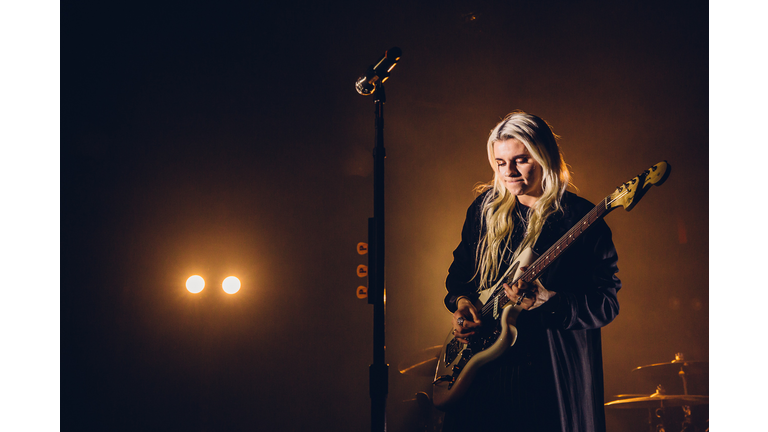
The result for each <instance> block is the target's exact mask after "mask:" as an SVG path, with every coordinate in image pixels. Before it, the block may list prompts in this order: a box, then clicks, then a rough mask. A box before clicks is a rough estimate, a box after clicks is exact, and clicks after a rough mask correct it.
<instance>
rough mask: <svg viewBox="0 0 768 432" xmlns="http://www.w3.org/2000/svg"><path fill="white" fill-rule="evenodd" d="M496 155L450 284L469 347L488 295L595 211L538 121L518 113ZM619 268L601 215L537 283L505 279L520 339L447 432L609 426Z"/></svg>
mask: <svg viewBox="0 0 768 432" xmlns="http://www.w3.org/2000/svg"><path fill="white" fill-rule="evenodd" d="M487 151H488V159H489V162H490V163H491V167H492V168H493V170H494V178H493V180H492V181H491V182H490V183H488V184H486V185H484V186H482V187H481V188H480V190H481V192H482V193H481V194H480V195H479V196H478V197H477V199H476V200H475V201H474V202H473V203H472V205H471V206H470V207H469V210H468V211H467V218H466V221H465V222H464V227H463V229H462V235H461V243H460V244H459V246H458V247H457V248H456V250H455V251H454V252H453V255H454V261H453V263H452V264H451V266H450V268H449V270H448V278H447V280H446V287H447V289H448V295H447V296H446V297H445V305H446V307H447V308H448V310H450V311H451V312H453V327H454V334H455V336H456V338H457V339H458V340H460V341H461V342H464V343H467V339H466V338H467V337H469V336H472V335H473V334H474V333H475V331H476V330H477V329H478V327H479V326H480V325H482V323H481V322H480V318H479V315H480V314H479V312H478V310H477V309H476V307H475V305H474V302H476V301H477V299H478V296H479V293H480V292H481V291H483V290H486V289H495V288H496V287H497V285H498V284H500V283H502V281H503V280H505V276H507V274H506V273H507V270H508V269H509V268H510V265H511V264H512V263H513V262H514V257H515V256H516V255H517V254H518V253H520V251H522V250H524V249H526V248H528V247H532V248H533V249H534V251H536V252H538V253H542V252H543V251H546V250H547V248H549V246H551V245H552V244H554V243H555V242H556V241H557V240H558V239H559V238H560V237H561V236H562V235H563V234H565V233H566V232H567V231H568V230H569V229H570V228H571V227H572V226H573V225H574V224H576V222H578V221H579V220H580V219H581V218H582V216H584V215H585V214H586V213H588V212H589V211H590V210H592V208H593V207H594V205H592V204H591V203H589V202H588V201H587V200H585V199H583V198H579V197H578V196H576V195H575V194H573V193H570V192H567V191H566V188H567V186H568V184H569V180H570V174H569V172H568V168H567V166H566V164H565V161H564V159H563V156H562V154H561V153H560V149H559V147H558V145H557V141H556V137H555V135H554V133H553V132H552V129H551V128H550V127H549V125H547V123H546V122H544V120H542V119H540V118H539V117H536V116H534V115H531V114H527V113H524V112H513V113H511V114H509V115H508V116H507V117H505V118H504V120H502V121H501V122H500V123H499V124H498V125H496V127H495V128H494V129H493V130H492V131H491V134H490V137H489V138H488V145H487ZM616 262H617V257H616V250H615V248H614V246H613V242H612V240H611V231H610V229H609V228H608V226H607V225H606V224H605V222H604V221H602V220H600V221H598V222H596V223H594V224H593V226H592V227H591V228H590V229H589V230H587V231H586V232H585V233H584V234H582V235H581V236H580V237H579V238H578V239H577V240H576V241H575V242H574V243H573V244H572V245H571V246H570V248H569V249H568V250H567V251H566V252H564V253H563V254H562V255H561V256H560V258H558V259H557V260H556V261H555V262H554V263H553V264H551V265H550V266H549V268H548V269H547V270H546V271H545V272H544V273H543V274H542V275H541V277H540V278H539V279H538V280H536V281H535V282H533V283H530V284H527V283H525V282H523V281H518V282H517V283H515V284H514V285H512V286H509V285H507V284H503V287H504V290H505V293H506V295H507V297H508V298H510V299H512V300H515V301H520V302H521V303H520V305H521V306H522V308H523V309H524V310H523V311H522V312H521V313H520V315H519V316H518V319H517V323H516V327H517V329H518V339H517V342H516V343H515V345H513V346H512V347H511V348H510V349H508V350H507V351H506V352H505V353H504V355H502V357H501V358H499V359H497V360H495V361H493V362H492V363H489V364H487V365H485V366H483V367H482V368H481V369H480V370H479V372H478V375H477V376H476V378H475V379H473V381H472V385H471V387H470V389H469V391H468V392H467V394H466V395H465V396H464V397H463V398H462V399H461V402H460V403H459V404H458V406H456V407H455V408H454V409H452V410H451V411H449V412H447V413H446V416H445V420H444V428H443V430H444V431H446V432H448V431H462V432H466V431H475V430H477V431H486V430H509V431H537V432H540V431H574V432H575V431H579V432H581V431H604V430H605V413H604V410H603V402H604V401H603V376H602V352H601V343H600V327H602V326H604V325H606V324H608V323H610V322H611V321H612V320H613V319H614V318H615V317H616V315H617V314H618V312H619V304H618V300H617V298H616V293H617V291H618V290H619V289H620V288H621V282H620V281H619V279H618V278H617V277H616V272H617V271H618V268H617V266H616Z"/></svg>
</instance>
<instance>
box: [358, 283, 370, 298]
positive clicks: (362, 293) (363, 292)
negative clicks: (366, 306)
mask: <svg viewBox="0 0 768 432" xmlns="http://www.w3.org/2000/svg"><path fill="white" fill-rule="evenodd" d="M366 297H368V287H367V286H363V285H360V286H359V287H357V298H359V299H364V298H366Z"/></svg>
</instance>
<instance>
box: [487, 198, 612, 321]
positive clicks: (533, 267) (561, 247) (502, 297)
mask: <svg viewBox="0 0 768 432" xmlns="http://www.w3.org/2000/svg"><path fill="white" fill-rule="evenodd" d="M609 199H610V196H608V197H605V199H603V201H602V203H600V204H598V205H596V206H595V208H593V209H592V210H591V211H590V212H589V213H587V214H586V215H584V217H583V218H581V220H580V221H579V222H578V223H577V224H576V225H574V226H573V227H572V228H571V229H570V230H568V232H567V233H565V235H563V236H562V237H560V240H558V241H556V242H555V244H553V245H552V247H550V248H549V249H547V251H546V252H544V253H543V254H541V256H540V257H539V258H538V259H537V260H536V261H534V262H533V263H532V264H530V265H529V266H528V269H527V270H526V271H525V272H523V274H521V275H520V276H519V277H518V278H516V279H514V280H511V278H512V275H511V276H510V279H508V280H507V284H508V285H513V284H514V283H515V282H517V281H518V280H521V279H522V280H523V281H525V282H528V283H530V282H533V281H535V280H536V279H537V278H538V277H539V276H540V275H541V273H542V272H544V270H546V269H547V267H549V265H550V264H552V263H553V262H555V260H556V259H557V258H558V257H559V256H560V255H562V253H563V252H565V250H566V249H568V247H569V246H571V244H573V242H574V241H576V239H577V238H578V237H579V236H580V235H581V234H582V233H584V231H586V230H587V228H589V227H590V226H592V224H593V223H595V222H597V221H598V220H600V219H602V218H603V217H605V215H607V214H608V213H609V212H610V211H611V210H613V207H609V202H610V201H609ZM498 296H499V301H498V307H502V306H504V305H506V304H507V303H508V302H509V301H510V300H509V299H508V298H507V295H506V294H505V293H504V290H503V289H501V288H499V293H498ZM489 303H490V302H489Z"/></svg>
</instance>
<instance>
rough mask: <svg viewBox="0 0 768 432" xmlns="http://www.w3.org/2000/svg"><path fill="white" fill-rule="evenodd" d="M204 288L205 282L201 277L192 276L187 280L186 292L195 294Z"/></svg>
mask: <svg viewBox="0 0 768 432" xmlns="http://www.w3.org/2000/svg"><path fill="white" fill-rule="evenodd" d="M203 288H205V280H204V279H203V277H202V276H198V275H194V276H190V277H189V278H188V279H187V291H189V292H191V293H192V294H197V293H199V292H200V291H202V290H203Z"/></svg>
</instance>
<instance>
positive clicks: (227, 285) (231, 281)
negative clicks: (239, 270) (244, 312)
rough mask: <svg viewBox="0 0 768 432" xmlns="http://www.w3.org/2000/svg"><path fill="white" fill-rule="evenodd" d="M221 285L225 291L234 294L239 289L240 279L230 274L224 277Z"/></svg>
mask: <svg viewBox="0 0 768 432" xmlns="http://www.w3.org/2000/svg"><path fill="white" fill-rule="evenodd" d="M221 287H222V288H223V289H224V292H225V293H227V294H234V293H236V292H238V291H240V279H238V278H236V277H234V276H230V277H228V278H226V279H224V282H222V283H221Z"/></svg>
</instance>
